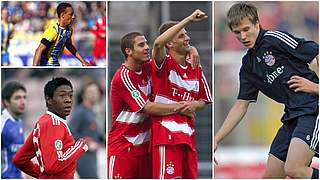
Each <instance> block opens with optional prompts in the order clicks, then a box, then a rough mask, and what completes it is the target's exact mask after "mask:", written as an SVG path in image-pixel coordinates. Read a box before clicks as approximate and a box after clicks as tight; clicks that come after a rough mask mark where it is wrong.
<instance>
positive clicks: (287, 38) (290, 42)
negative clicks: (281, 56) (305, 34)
mask: <svg viewBox="0 0 320 180" xmlns="http://www.w3.org/2000/svg"><path fill="white" fill-rule="evenodd" d="M265 35H266V36H267V37H268V38H270V41H271V43H270V44H273V45H274V46H275V47H276V48H277V49H280V50H281V51H282V52H285V53H286V54H287V53H288V54H290V55H292V56H294V57H296V58H297V59H299V60H301V61H303V62H305V63H311V62H312V60H313V59H314V58H315V57H316V56H317V55H318V54H319V44H318V43H316V42H314V41H306V40H305V39H303V38H297V37H294V36H292V35H291V34H288V33H284V32H280V31H268V32H266V34H265Z"/></svg>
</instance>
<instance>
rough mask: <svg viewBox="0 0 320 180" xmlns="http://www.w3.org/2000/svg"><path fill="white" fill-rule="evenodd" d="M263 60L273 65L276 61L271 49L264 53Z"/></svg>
mask: <svg viewBox="0 0 320 180" xmlns="http://www.w3.org/2000/svg"><path fill="white" fill-rule="evenodd" d="M263 60H264V62H265V63H266V64H267V65H268V66H273V65H274V63H275V62H276V58H274V56H273V55H272V52H271V51H267V52H265V53H264V54H263Z"/></svg>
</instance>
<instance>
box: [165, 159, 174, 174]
mask: <svg viewBox="0 0 320 180" xmlns="http://www.w3.org/2000/svg"><path fill="white" fill-rule="evenodd" d="M166 166H167V168H166V172H167V174H169V175H172V174H173V173H174V164H173V163H172V162H171V161H170V162H169V164H167V165H166Z"/></svg>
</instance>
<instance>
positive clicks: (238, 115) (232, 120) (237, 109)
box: [214, 100, 250, 151]
mask: <svg viewBox="0 0 320 180" xmlns="http://www.w3.org/2000/svg"><path fill="white" fill-rule="evenodd" d="M249 104H250V102H249V101H245V100H237V102H236V103H235V104H234V105H233V107H232V108H231V109H230V111H229V113H228V115H227V117H226V119H225V120H224V122H223V124H222V126H221V127H220V129H219V130H218V132H217V134H216V135H215V136H214V151H216V149H217V147H218V145H219V143H220V142H221V141H222V140H223V139H224V138H225V137H226V136H227V135H228V134H229V133H230V132H231V131H232V130H233V129H234V128H235V127H236V126H237V125H238V124H239V122H240V121H241V119H242V118H243V117H244V115H245V114H246V113H247V109H248V107H249Z"/></svg>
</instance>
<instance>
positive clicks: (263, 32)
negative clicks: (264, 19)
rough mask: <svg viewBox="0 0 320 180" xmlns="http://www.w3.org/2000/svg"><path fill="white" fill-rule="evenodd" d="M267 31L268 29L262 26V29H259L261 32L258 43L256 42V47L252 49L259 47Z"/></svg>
mask: <svg viewBox="0 0 320 180" xmlns="http://www.w3.org/2000/svg"><path fill="white" fill-rule="evenodd" d="M266 32H267V30H265V29H262V28H261V27H260V31H259V34H258V37H257V40H256V43H255V44H254V47H253V48H252V49H254V50H255V49H256V48H257V47H259V44H260V42H261V40H262V37H263V35H264V34H265V33H266Z"/></svg>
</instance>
